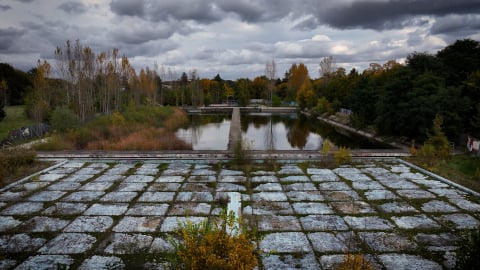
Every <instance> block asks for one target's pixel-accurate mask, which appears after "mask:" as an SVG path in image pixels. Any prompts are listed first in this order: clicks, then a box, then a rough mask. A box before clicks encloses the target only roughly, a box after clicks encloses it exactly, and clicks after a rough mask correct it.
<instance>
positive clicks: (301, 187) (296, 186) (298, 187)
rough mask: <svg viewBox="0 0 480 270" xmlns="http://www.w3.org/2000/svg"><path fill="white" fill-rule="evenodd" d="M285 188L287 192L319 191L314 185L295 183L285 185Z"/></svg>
mask: <svg viewBox="0 0 480 270" xmlns="http://www.w3.org/2000/svg"><path fill="white" fill-rule="evenodd" d="M283 188H284V189H285V190H286V191H313V190H317V188H316V187H315V185H314V184H313V183H293V184H283Z"/></svg>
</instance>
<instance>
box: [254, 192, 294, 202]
mask: <svg viewBox="0 0 480 270" xmlns="http://www.w3.org/2000/svg"><path fill="white" fill-rule="evenodd" d="M252 200H253V201H269V202H281V201H287V200H288V198H287V196H286V195H285V193H283V192H260V193H254V194H253V195H252Z"/></svg>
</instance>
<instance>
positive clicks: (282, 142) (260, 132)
mask: <svg viewBox="0 0 480 270" xmlns="http://www.w3.org/2000/svg"><path fill="white" fill-rule="evenodd" d="M230 118H231V116H230V115H190V124H189V126H186V127H184V128H183V129H179V130H178V131H177V136H178V137H180V138H182V139H183V140H185V141H186V142H188V143H191V144H192V146H193V149H194V150H226V149H227V147H228V132H229V130H230ZM241 128H242V138H243V139H244V140H247V141H248V142H250V143H251V146H252V150H319V149H320V148H321V145H322V143H323V140H324V139H328V140H330V141H331V142H332V143H333V144H335V145H338V146H346V147H349V148H352V149H354V148H385V146H383V145H378V144H375V143H373V142H371V141H369V140H367V139H365V138H363V137H360V136H355V135H351V134H348V133H345V132H342V131H339V130H336V129H335V128H334V127H332V126H329V125H326V124H323V123H321V122H319V121H313V120H312V119H309V118H306V117H304V116H302V115H298V114H295V113H294V114H275V115H271V114H242V116H241Z"/></svg>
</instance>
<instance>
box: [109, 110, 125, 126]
mask: <svg viewBox="0 0 480 270" xmlns="http://www.w3.org/2000/svg"><path fill="white" fill-rule="evenodd" d="M112 124H113V126H115V127H121V126H124V125H125V117H123V115H122V114H120V113H119V112H118V111H115V112H114V113H113V115H112Z"/></svg>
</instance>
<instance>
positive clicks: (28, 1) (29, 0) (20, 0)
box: [17, 0, 35, 3]
mask: <svg viewBox="0 0 480 270" xmlns="http://www.w3.org/2000/svg"><path fill="white" fill-rule="evenodd" d="M17 1H18V2H22V3H31V2H33V1H35V0H17Z"/></svg>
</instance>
